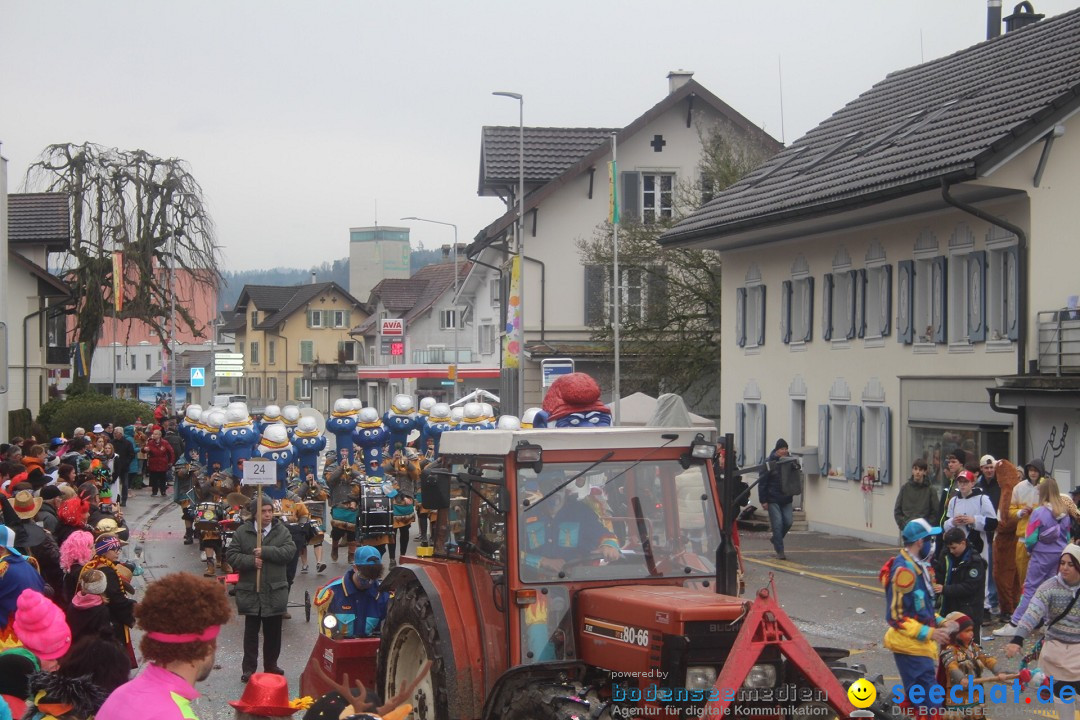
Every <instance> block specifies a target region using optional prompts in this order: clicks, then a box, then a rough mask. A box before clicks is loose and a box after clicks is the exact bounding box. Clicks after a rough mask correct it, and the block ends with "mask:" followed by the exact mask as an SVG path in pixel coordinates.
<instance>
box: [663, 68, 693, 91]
mask: <svg viewBox="0 0 1080 720" xmlns="http://www.w3.org/2000/svg"><path fill="white" fill-rule="evenodd" d="M692 77H694V71H693V70H672V71H671V72H669V73H668V74H667V81H668V95H670V94H671V93H673V92H675V91H676V90H678V89H679V88H681V87H682V86H683V85H685V84H686V83H688V82H690V78H692Z"/></svg>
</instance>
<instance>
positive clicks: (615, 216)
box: [611, 133, 622, 426]
mask: <svg viewBox="0 0 1080 720" xmlns="http://www.w3.org/2000/svg"><path fill="white" fill-rule="evenodd" d="M615 150H616V148H615V133H611V200H612V202H611V239H612V265H613V266H614V267H613V270H614V272H613V273H612V277H613V282H612V292H613V302H612V310H611V317H612V324H613V328H614V341H615V342H614V345H615V380H614V383H613V387H612V390H613V392H614V395H615V397H614V398H612V400H613V402H612V424H614V425H616V426H617V425H618V424H619V398H620V397H621V391H620V388H619V385H620V382H619V380H620V378H619V372H620V370H619V324H620V323H619V303H620V301H621V300H622V283H621V282H619V220H620V218H619V190H618V188H619V173H618V164H617V162H616V157H615Z"/></svg>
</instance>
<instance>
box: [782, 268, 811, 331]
mask: <svg viewBox="0 0 1080 720" xmlns="http://www.w3.org/2000/svg"><path fill="white" fill-rule="evenodd" d="M780 293H781V298H780V301H781V308H780V339H781V340H782V341H783V342H784V343H808V342H810V340H811V338H812V337H813V331H814V278H812V277H810V267H809V265H807V263H806V258H804V257H803V256H802V255H800V256H799V257H797V258H796V259H795V262H794V263H793V264H792V266H791V280H785V281H784V283H783V285H782V286H781V290H780Z"/></svg>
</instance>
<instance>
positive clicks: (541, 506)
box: [517, 460, 719, 583]
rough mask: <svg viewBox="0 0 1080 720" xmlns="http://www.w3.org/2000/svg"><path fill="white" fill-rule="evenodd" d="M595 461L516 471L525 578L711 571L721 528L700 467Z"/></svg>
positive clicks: (614, 577)
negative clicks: (536, 471) (594, 462)
mask: <svg viewBox="0 0 1080 720" xmlns="http://www.w3.org/2000/svg"><path fill="white" fill-rule="evenodd" d="M591 465H593V463H589V462H582V463H545V464H544V467H543V470H542V471H541V472H540V474H539V475H537V473H535V472H534V471H533V470H532V469H528V468H522V469H521V470H519V472H518V477H517V483H518V498H520V502H519V506H518V528H519V536H518V550H519V553H518V556H519V557H520V558H521V559H522V561H521V564H520V571H521V579H522V580H523V581H524V582H544V583H548V582H558V581H567V582H568V581H577V582H582V581H590V580H622V579H635V578H648V577H678V578H681V579H685V578H687V577H693V576H695V575H696V576H701V575H711V574H714V572H715V568H714V564H713V559H714V558H715V552H716V547H717V545H718V544H719V527H718V522H717V518H716V512H715V509H714V508H715V505H714V503H713V492H714V490H713V487H712V486H711V485H710V483H709V476H708V473H707V472H706V470H705V467H704V466H703V465H691V466H690V468H688V469H684V468H683V467H682V466H681V465H680V464H679V463H678V462H677V461H675V460H655V461H646V462H640V463H634V462H605V463H601V464H598V465H595V467H591V468H590V466H591ZM579 473H580V474H581V476H580V477H578V478H577V479H576V480H574V481H573V482H571V483H569V484H568V485H566V487H565V488H563V489H561V490H558V491H556V492H554V493H553V494H552V492H553V491H554V490H555V488H557V487H559V485H561V484H563V483H564V482H565V481H566V480H567V479H569V478H573V477H574V476H575V475H578V474H579ZM549 494H550V497H547V498H546V499H543V498H544V497H545V496H548V495H549ZM541 499H543V500H542V502H538V501H540V500H541ZM643 541H646V542H643Z"/></svg>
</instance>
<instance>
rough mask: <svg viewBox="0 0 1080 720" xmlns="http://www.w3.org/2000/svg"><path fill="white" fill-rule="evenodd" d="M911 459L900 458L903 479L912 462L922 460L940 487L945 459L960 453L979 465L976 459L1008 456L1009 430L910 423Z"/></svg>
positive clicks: (931, 478) (931, 480)
mask: <svg viewBox="0 0 1080 720" xmlns="http://www.w3.org/2000/svg"><path fill="white" fill-rule="evenodd" d="M909 430H910V432H911V445H910V447H911V451H912V454H913V455H912V457H910V458H901V459H900V461H899V464H898V466H897V467H898V470H899V472H900V474H901V475H902V476H903V480H906V479H907V478H908V476H909V475H910V474H911V463H912V462H913V461H914V460H915V459H917V458H922V459H923V460H926V464H927V467H928V468H929V473H928V474H929V477H930V482H931V484H933V485H935V486H936V487H939V488H940V487H941V486H942V484H943V478H944V474H943V471H944V469H945V456H946V455H948V454H949V453H951V452H953V451H955V450H960V451H962V452H963V453H964V454H965V455H966V458H967V460H968V461H970V462H974V463H976V464H978V462H979V458H980V457H982V456H983V455H985V454H987V453H989V454H990V455H993V456H994V457H997V458H1000V457H1008V455H1009V428H1007V427H1004V426H1002V427H986V426H983V427H974V426H954V427H945V426H942V425H931V424H926V425H923V424H922V423H910V426H909Z"/></svg>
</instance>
